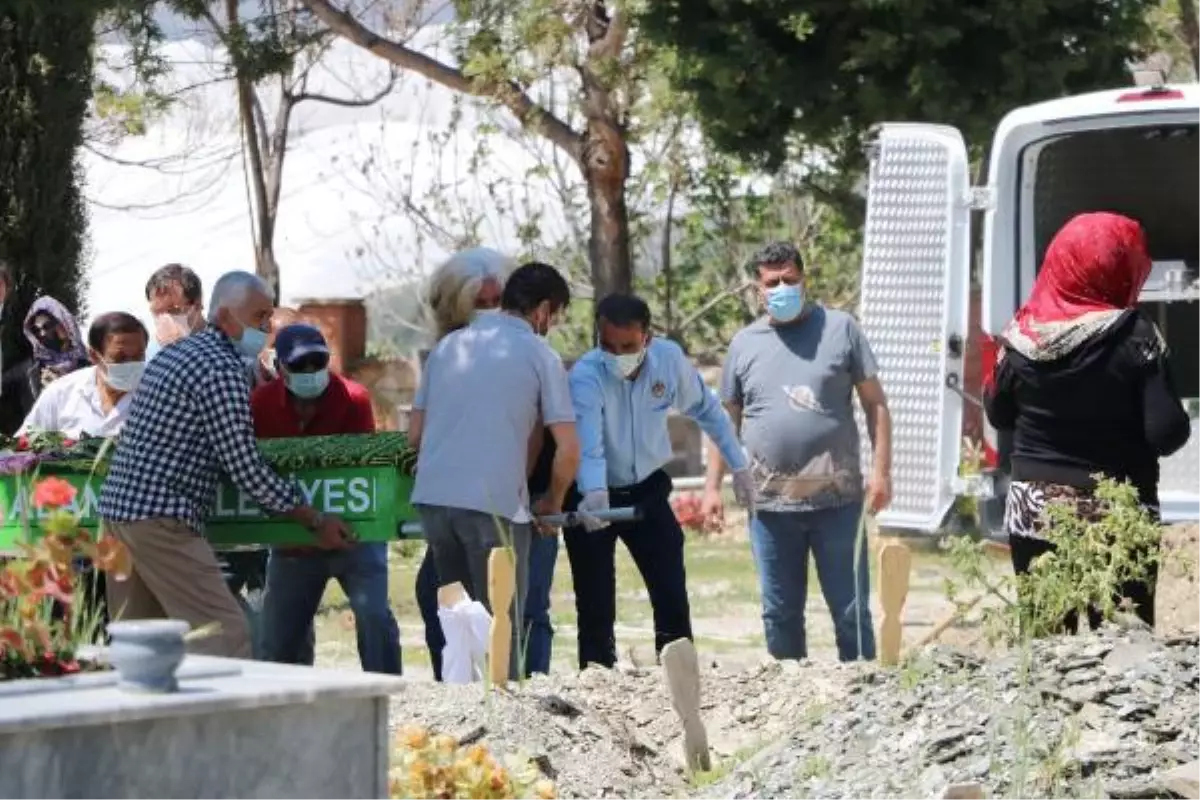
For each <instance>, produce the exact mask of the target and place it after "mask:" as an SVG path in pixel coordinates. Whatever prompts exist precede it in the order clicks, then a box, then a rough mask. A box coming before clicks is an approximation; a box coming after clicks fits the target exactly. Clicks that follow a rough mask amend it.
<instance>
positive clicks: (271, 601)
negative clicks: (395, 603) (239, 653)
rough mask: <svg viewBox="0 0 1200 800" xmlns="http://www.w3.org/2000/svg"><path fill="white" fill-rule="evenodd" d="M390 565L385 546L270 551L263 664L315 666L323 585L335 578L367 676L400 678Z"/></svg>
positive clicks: (370, 544) (264, 621)
mask: <svg viewBox="0 0 1200 800" xmlns="http://www.w3.org/2000/svg"><path fill="white" fill-rule="evenodd" d="M387 559H388V550H387V543H385V542H366V543H363V544H358V545H355V546H354V547H352V548H350V549H349V550H342V551H338V552H327V553H326V552H315V553H307V552H306V553H300V554H295V553H289V552H288V551H287V550H272V551H271V558H270V560H269V561H268V562H267V590H266V593H265V595H264V597H263V610H262V620H263V631H262V643H263V659H264V660H266V661H275V662H279V663H283V664H308V665H311V664H312V661H313V653H312V649H311V647H309V646H308V636H309V631H310V629H311V626H312V621H313V617H314V616H316V613H317V607H318V606H319V605H320V603H321V597H322V596H323V595H324V594H325V585H326V584H327V583H329V580H330V579H331V578H335V579H336V580H337V582H338V583H339V584H341V587H342V591H344V592H345V593H346V597H347V598H349V600H350V608H351V610H352V611H353V612H354V627H355V631H356V633H357V635H358V659H359V661H360V663H361V664H362V668H363V670H365V671H367V672H383V673H387V674H390V675H399V674H400V673H401V664H400V630H399V627H398V626H397V625H396V618H395V617H394V616H393V615H392V609H391V607H390V606H389V605H388V571H387Z"/></svg>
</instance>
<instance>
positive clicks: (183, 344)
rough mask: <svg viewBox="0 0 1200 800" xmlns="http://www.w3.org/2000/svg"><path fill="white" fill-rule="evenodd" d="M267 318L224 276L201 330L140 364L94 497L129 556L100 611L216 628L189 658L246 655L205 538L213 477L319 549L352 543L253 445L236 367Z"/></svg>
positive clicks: (262, 304) (241, 630)
mask: <svg viewBox="0 0 1200 800" xmlns="http://www.w3.org/2000/svg"><path fill="white" fill-rule="evenodd" d="M273 310H274V306H273V303H272V300H271V291H270V288H269V287H268V286H267V285H266V283H265V282H263V280H262V279H261V278H259V277H257V276H255V275H252V274H250V273H247V272H230V273H226V274H225V275H223V276H222V277H221V278H220V279H219V280H218V281H217V283H216V286H214V287H213V292H212V299H211V301H210V302H209V312H208V324H207V326H206V327H205V328H204V330H202V331H200V332H198V333H194V334H192V335H191V336H188V337H186V338H184V339H182V340H180V341H179V342H177V343H176V344H174V345H172V346H171V347H168V348H166V349H165V350H163V351H162V352H161V353H159V354H158V356H157V357H155V358H154V360H153V361H151V362H150V363H149V364H148V365H147V367H146V370H145V372H144V374H143V376H142V380H141V384H140V386H139V388H138V397H137V402H135V403H134V404H133V407H132V408H131V409H130V413H129V418H128V420H127V421H126V423H125V428H124V431H123V432H122V436H121V440H120V442H119V444H118V445H117V450H116V453H115V454H114V455H113V459H112V463H111V465H110V467H109V472H108V477H107V478H106V480H105V482H104V488H103V489H102V491H101V494H100V517H101V520H102V522H103V525H104V529H105V530H107V531H108V532H110V533H112V534H113V535H115V536H116V537H117V538H118V539H120V540H121V541H122V542H123V543H124V544H125V545H126V546H127V547H128V548H129V551H130V554H131V555H132V557H133V570H132V572H131V574H130V576H129V579H128V580H125V581H121V582H116V581H114V582H113V583H111V584H109V586H108V605H109V608H110V609H111V610H112V611H113V612H114V615H115V616H122V617H125V618H128V619H145V618H154V617H170V618H174V619H183V620H186V621H187V622H189V623H190V624H191V625H192V626H193V627H198V626H201V625H206V624H208V623H212V622H216V623H218V624H219V628H218V631H217V633H216V634H215V635H214V636H212V637H209V638H205V639H200V640H198V641H196V642H195V643H194V644H193V645H191V647H192V650H193V651H194V652H199V653H207V654H211V655H222V656H231V657H235V658H249V657H250V655H251V652H252V646H251V637H250V628H249V624H248V622H247V620H246V617H245V616H244V614H243V612H242V609H241V608H240V607H239V606H238V604H237V601H236V600H235V599H234V597H233V595H232V594H230V592H229V589H228V588H227V587H226V584H225V580H224V578H223V577H222V575H221V568H220V565H219V564H218V562H217V558H216V555H215V554H214V553H213V550H212V548H211V547H210V546H209V544H208V542H207V541H205V539H204V537H203V532H204V521H205V518H206V516H207V515H208V513H209V511H210V510H211V509H212V508H213V505H214V501H215V499H216V492H217V481H218V476H219V475H221V474H224V475H228V476H229V478H230V479H231V480H232V481H233V482H234V483H235V484H237V486H238V487H239V488H241V489H242V490H243V491H245V492H247V493H248V494H249V495H251V496H252V497H253V498H254V500H255V501H256V502H257V503H258V505H259V506H260V507H261V508H262V509H263V511H265V512H266V513H269V514H276V515H280V516H286V517H289V518H291V519H293V520H295V521H296V522H298V523H300V524H301V525H303V526H304V527H306V528H307V529H309V530H310V531H312V533H313V543H314V544H315V545H316V546H318V547H321V548H324V549H329V550H338V549H344V548H346V547H348V546H349V543H350V541H351V539H352V538H353V537H352V534H351V531H350V529H349V527H348V526H347V525H346V523H345V522H344V521H342V520H341V519H339V518H337V517H334V516H330V515H326V514H323V513H321V512H319V511H317V510H316V509H315V508H313V507H312V506H309V505H305V504H303V503H302V502H301V499H300V496H299V493H298V492H297V490H296V488H295V487H294V486H293V485H292V484H290V483H289V482H288V481H286V480H284V479H283V478H281V477H279V475H277V474H276V473H275V472H274V471H273V470H272V469H271V468H270V467H269V466H268V465H267V464H266V462H265V461H263V458H262V455H261V454H260V453H259V451H258V447H257V446H256V444H255V439H254V427H253V424H252V422H251V418H250V387H249V384H248V383H247V381H246V375H245V366H244V362H243V357H244V356H253V357H257V355H258V354H259V353H260V352H261V351H262V349H263V346H264V344H265V343H266V340H267V329H268V327H269V326H270V322H271V313H272V311H273Z"/></svg>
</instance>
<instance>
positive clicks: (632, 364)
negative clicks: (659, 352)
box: [604, 348, 646, 379]
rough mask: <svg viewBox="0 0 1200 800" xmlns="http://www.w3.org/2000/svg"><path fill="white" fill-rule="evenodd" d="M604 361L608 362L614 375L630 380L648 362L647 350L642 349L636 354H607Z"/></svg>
mask: <svg viewBox="0 0 1200 800" xmlns="http://www.w3.org/2000/svg"><path fill="white" fill-rule="evenodd" d="M604 360H605V361H606V362H608V369H609V371H611V372H612V373H613V374H614V375H618V376H620V377H621V378H625V379H628V378H630V377H631V376H632V375H633V373H635V372H637V371H638V368H639V367H641V366H642V362H643V361H645V360H646V349H645V348H642V349H641V350H638V351H637V352H636V353H605V354H604Z"/></svg>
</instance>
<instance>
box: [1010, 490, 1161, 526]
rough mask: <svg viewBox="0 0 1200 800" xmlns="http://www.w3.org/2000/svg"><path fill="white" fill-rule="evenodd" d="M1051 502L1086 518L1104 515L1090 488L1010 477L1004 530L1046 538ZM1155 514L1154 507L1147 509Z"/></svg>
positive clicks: (1093, 520) (1100, 504) (1092, 520)
mask: <svg viewBox="0 0 1200 800" xmlns="http://www.w3.org/2000/svg"><path fill="white" fill-rule="evenodd" d="M1050 503H1060V504H1062V505H1067V506H1071V507H1072V508H1073V509H1074V511H1075V513H1076V514H1078V515H1079V516H1080V517H1082V518H1083V519H1085V520H1087V521H1089V522H1095V521H1097V520H1099V519H1100V518H1101V517H1102V516H1103V515H1104V507H1103V504H1102V503H1101V501H1100V500H1098V499H1097V498H1096V497H1095V496H1094V495H1093V494H1092V493H1091V492H1089V491H1087V490H1086V489H1079V488H1077V487H1074V486H1064V485H1063V484H1061V483H1047V482H1046V481H1013V482H1012V483H1011V484H1009V486H1008V499H1007V500H1006V501H1005V504H1004V531H1005V533H1007V534H1008V535H1009V536H1023V537H1025V538H1026V539H1039V540H1041V541H1049V539H1048V537H1047V536H1046V524H1047V522H1048V521H1049V520H1048V519H1047V516H1046V514H1045V511H1046V506H1047V505H1049V504H1050ZM1149 510H1150V512H1151V513H1152V514H1154V516H1155V517H1157V516H1158V509H1157V508H1150V509H1149Z"/></svg>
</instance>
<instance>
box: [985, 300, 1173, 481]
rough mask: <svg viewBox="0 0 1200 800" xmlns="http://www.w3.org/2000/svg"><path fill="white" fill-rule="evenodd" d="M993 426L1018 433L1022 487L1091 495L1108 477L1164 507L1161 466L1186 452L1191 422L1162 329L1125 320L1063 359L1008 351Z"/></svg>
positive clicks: (999, 370)
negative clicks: (1058, 487) (1099, 477)
mask: <svg viewBox="0 0 1200 800" xmlns="http://www.w3.org/2000/svg"><path fill="white" fill-rule="evenodd" d="M984 405H985V409H986V411H987V416H988V421H989V422H991V424H992V426H993V427H995V428H997V429H999V430H1012V431H1013V450H1012V478H1013V480H1030V481H1046V482H1050V483H1059V484H1063V485H1066V486H1075V487H1079V488H1082V489H1087V490H1091V489H1093V488H1095V479H1094V478H1093V477H1092V476H1093V475H1095V474H1097V473H1101V474H1103V475H1105V476H1107V477H1110V478H1115V479H1117V480H1128V481H1129V482H1130V483H1132V484H1133V485H1134V486H1135V487H1137V490H1138V494H1139V495H1140V497H1141V501H1142V502H1143V503H1146V504H1149V505H1157V504H1158V460H1159V458H1161V457H1163V456H1169V455H1170V454H1172V453H1174V452H1175V451H1177V450H1178V449H1179V448H1181V447H1183V446H1184V444H1186V443H1187V440H1188V437H1189V436H1190V435H1191V421H1190V419H1189V418H1188V414H1187V411H1186V410H1185V409H1184V408H1183V404H1182V402H1181V401H1180V399H1179V395H1178V394H1177V393H1176V391H1175V387H1174V385H1173V384H1172V381H1171V371H1170V368H1169V366H1168V364H1167V353H1166V348H1165V346H1164V345H1163V343H1162V340H1161V339H1160V337H1159V335H1158V331H1157V329H1156V328H1155V327H1154V324H1153V323H1151V322H1150V320H1149V319H1147V318H1146V317H1145V316H1143V315H1142V314H1141V313H1140V312H1137V311H1132V310H1131V311H1128V312H1126V313H1125V314H1124V315H1123V316H1122V317H1121V318H1120V319H1119V320H1118V321H1117V322H1116V324H1114V325H1113V326H1112V327H1111V328H1109V329H1108V330H1107V331H1105V332H1104V333H1103V334H1102V335H1100V336H1097V337H1096V338H1095V339H1093V340H1091V341H1089V342H1087V343H1085V344H1084V345H1083V346H1081V347H1080V348H1078V349H1077V350H1075V351H1073V352H1072V353H1070V354H1069V355H1067V356H1066V357H1064V358H1061V359H1059V360H1057V361H1052V362H1039V361H1031V360H1030V359H1028V358H1026V357H1025V356H1023V355H1021V354H1020V353H1018V352H1016V351H1015V350H1011V349H1008V348H1005V349H1004V352H1003V358H1002V359H1001V361H1000V363H999V364H998V365H997V366H996V373H995V381H994V386H993V387H992V389H991V390H990V391H988V392H987V393H986V394H985V396H984Z"/></svg>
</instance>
